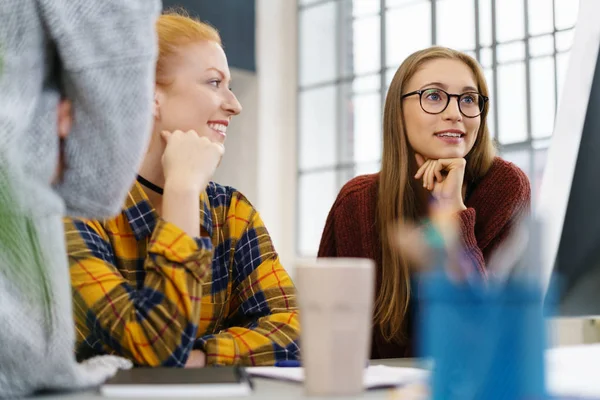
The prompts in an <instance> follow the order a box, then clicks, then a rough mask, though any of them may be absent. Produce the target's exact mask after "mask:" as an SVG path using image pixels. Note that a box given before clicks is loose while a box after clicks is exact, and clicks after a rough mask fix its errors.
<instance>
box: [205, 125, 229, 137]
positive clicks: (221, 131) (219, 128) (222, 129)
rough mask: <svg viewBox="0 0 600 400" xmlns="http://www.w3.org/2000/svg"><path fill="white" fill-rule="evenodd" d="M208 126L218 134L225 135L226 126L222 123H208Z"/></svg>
mask: <svg viewBox="0 0 600 400" xmlns="http://www.w3.org/2000/svg"><path fill="white" fill-rule="evenodd" d="M208 127H209V128H210V129H212V130H213V131H215V132H217V133H218V134H219V135H222V136H227V126H226V125H223V124H214V123H210V124H208Z"/></svg>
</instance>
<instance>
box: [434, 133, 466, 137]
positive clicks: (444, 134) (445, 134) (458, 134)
mask: <svg viewBox="0 0 600 400" xmlns="http://www.w3.org/2000/svg"><path fill="white" fill-rule="evenodd" d="M435 136H437V137H448V138H461V137H464V136H465V134H464V133H459V132H441V133H436V134H435Z"/></svg>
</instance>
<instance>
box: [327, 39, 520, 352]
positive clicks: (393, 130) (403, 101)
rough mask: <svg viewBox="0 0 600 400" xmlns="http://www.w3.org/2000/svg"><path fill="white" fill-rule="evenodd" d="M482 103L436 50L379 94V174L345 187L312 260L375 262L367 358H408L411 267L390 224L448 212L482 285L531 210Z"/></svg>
mask: <svg viewBox="0 0 600 400" xmlns="http://www.w3.org/2000/svg"><path fill="white" fill-rule="evenodd" d="M489 103H490V99H489V92H488V87H487V84H486V81H485V78H484V75H483V72H482V70H481V67H480V66H479V64H478V63H477V61H475V60H474V59H473V58H472V57H470V56H468V55H466V54H464V53H461V52H458V51H455V50H452V49H448V48H443V47H431V48H428V49H425V50H421V51H417V52H416V53H414V54H412V55H410V56H409V57H408V58H407V59H406V60H405V61H404V62H403V63H402V65H401V66H400V68H399V69H398V71H397V72H396V75H395V76H394V79H393V80H392V83H391V86H390V89H389V92H388V94H387V99H386V103H385V110H384V122H383V156H382V165H381V171H380V172H379V173H376V174H372V175H364V176H358V177H356V178H354V179H352V180H351V181H350V182H348V183H347V184H346V185H345V186H344V187H343V188H342V190H341V191H340V193H339V195H338V197H337V199H336V201H335V203H334V205H333V207H332V209H331V211H330V213H329V216H328V218H327V222H326V225H325V229H324V232H323V236H322V238H321V245H320V248H319V256H320V257H367V258H371V259H374V260H375V261H376V263H377V279H376V285H377V286H376V292H375V293H377V294H376V299H375V310H374V315H373V324H374V330H373V340H372V350H371V358H393V357H394V358H395V357H410V356H412V355H413V354H414V348H413V333H412V330H413V327H412V325H413V324H412V319H413V317H414V312H413V311H412V307H413V303H414V300H413V299H414V288H412V287H411V273H410V266H411V265H410V263H409V262H408V261H407V257H406V255H403V254H402V253H401V252H399V251H397V249H395V248H393V243H392V242H391V241H390V240H388V235H389V232H390V229H391V228H392V226H394V224H396V223H397V222H398V221H400V222H409V223H410V222H417V221H419V220H420V219H422V218H423V217H426V216H427V213H428V209H429V204H431V203H432V202H435V203H436V204H437V206H438V207H442V208H443V209H444V210H445V211H446V212H450V213H455V215H456V216H457V221H458V222H459V223H458V225H459V227H460V236H461V239H462V244H463V246H464V249H465V250H466V253H467V254H468V255H469V265H470V266H471V267H472V273H473V274H478V275H480V276H482V277H483V278H484V279H485V276H486V274H487V272H486V262H487V261H488V259H489V257H490V255H491V253H492V251H493V250H494V249H495V248H496V247H497V246H498V245H499V244H500V243H501V242H502V241H503V240H504V238H506V236H507V234H508V232H509V231H510V229H511V226H512V225H513V223H514V221H515V219H516V217H517V216H519V215H520V214H521V213H523V212H526V211H527V210H528V209H529V207H530V198H531V189H530V185H529V181H528V179H527V177H526V176H525V174H524V173H523V171H521V170H520V169H519V168H518V167H517V166H515V165H513V164H511V163H509V162H507V161H504V160H502V159H501V158H499V157H497V156H496V151H495V147H494V144H493V142H492V138H491V137H490V134H489V131H488V126H487V115H488V110H489ZM411 293H412V294H411Z"/></svg>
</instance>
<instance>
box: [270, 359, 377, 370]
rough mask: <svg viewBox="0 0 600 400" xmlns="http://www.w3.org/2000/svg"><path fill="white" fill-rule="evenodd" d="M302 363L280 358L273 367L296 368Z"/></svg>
mask: <svg viewBox="0 0 600 400" xmlns="http://www.w3.org/2000/svg"><path fill="white" fill-rule="evenodd" d="M301 366H302V363H301V362H300V361H298V360H281V361H276V362H275V367H284V368H285V367H290V368H294V367H295V368H297V367H301ZM368 366H369V362H368V361H367V364H366V367H368Z"/></svg>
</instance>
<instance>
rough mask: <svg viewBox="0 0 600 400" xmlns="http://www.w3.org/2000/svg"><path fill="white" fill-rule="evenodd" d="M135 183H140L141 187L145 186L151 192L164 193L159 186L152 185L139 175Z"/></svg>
mask: <svg viewBox="0 0 600 400" xmlns="http://www.w3.org/2000/svg"><path fill="white" fill-rule="evenodd" d="M137 181H138V182H139V183H141V184H142V185H144V186H146V187H147V188H148V189H150V190H152V191H153V192H156V193H158V194H163V192H164V190H163V188H161V187H160V186H157V185H155V184H154V183H152V182H150V181H149V180H147V179H145V178H144V177H142V176H141V175H138V176H137Z"/></svg>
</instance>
